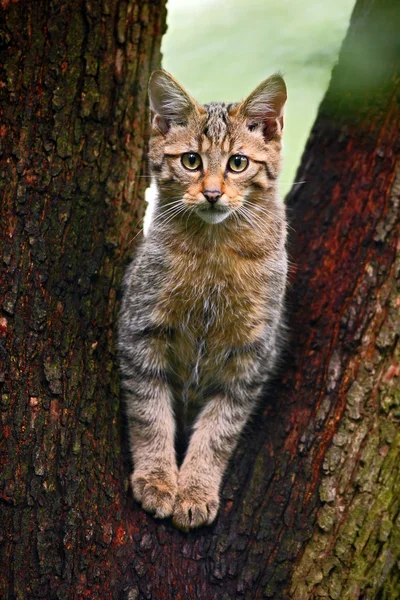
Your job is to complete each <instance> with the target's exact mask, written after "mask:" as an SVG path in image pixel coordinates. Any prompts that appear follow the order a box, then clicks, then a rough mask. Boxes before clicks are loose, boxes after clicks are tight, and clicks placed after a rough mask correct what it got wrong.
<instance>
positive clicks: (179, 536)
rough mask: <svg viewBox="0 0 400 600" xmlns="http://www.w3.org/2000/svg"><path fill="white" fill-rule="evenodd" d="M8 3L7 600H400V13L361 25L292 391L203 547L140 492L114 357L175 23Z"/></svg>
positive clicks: (355, 23)
mask: <svg viewBox="0 0 400 600" xmlns="http://www.w3.org/2000/svg"><path fill="white" fill-rule="evenodd" d="M111 4H112V5H113V6H111ZM1 5H2V6H3V10H4V12H5V15H6V17H7V21H6V22H7V29H6V30H5V38H3V43H4V39H5V43H7V44H9V46H10V45H11V44H13V45H14V52H12V53H7V52H6V55H7V61H6V62H4V61H2V65H3V74H2V79H1V81H2V82H3V83H2V90H1V91H2V93H3V94H4V95H5V100H3V103H2V109H3V111H4V113H3V125H2V126H1V129H0V132H1V136H2V137H1V138H0V140H1V142H2V146H1V151H2V155H1V156H0V159H1V160H2V164H3V173H4V174H5V181H4V183H3V188H4V189H3V193H4V197H5V201H4V206H5V208H4V209H3V211H2V217H1V218H2V231H4V232H5V234H4V235H5V241H4V242H3V259H2V260H3V264H2V268H3V269H4V283H2V289H4V291H5V292H6V294H5V299H4V301H3V309H2V310H3V312H2V314H1V322H0V323H1V333H2V335H3V336H4V343H3V345H2V352H3V353H4V367H3V369H4V370H3V373H2V375H1V379H2V382H3V383H2V397H1V398H2V404H1V408H2V413H1V416H2V421H3V442H2V444H3V445H2V448H3V452H4V455H3V456H2V463H3V464H2V479H1V485H2V488H1V492H2V512H3V518H2V522H1V528H2V529H1V536H2V544H3V547H2V555H1V562H0V572H1V573H2V576H1V584H0V585H1V587H0V595H1V597H5V598H25V597H32V598H36V597H46V598H53V597H54V598H73V599H74V598H83V597H89V598H105V599H106V598H107V599H108V598H127V599H129V600H136V599H141V598H154V599H156V598H165V599H179V600H186V599H201V600H211V599H221V600H231V599H232V598H245V599H249V600H250V599H257V598H274V599H276V600H280V599H287V598H290V599H292V600H308V599H314V598H330V599H332V600H338V599H340V600H342V599H343V600H347V599H350V598H351V599H359V600H361V599H362V598H363V599H364V600H366V599H368V600H372V599H380V600H395V599H397V598H398V597H399V596H400V587H399V586H400V572H399V562H398V561H399V559H400V539H399V537H400V533H399V531H400V528H399V525H400V523H399V518H400V517H399V498H400V494H399V492H400V490H399V488H400V478H399V465H400V460H399V458H400V457H399V447H400V439H399V437H400V436H399V429H398V420H399V417H400V398H399V390H398V384H397V385H396V382H398V374H399V362H400V356H399V352H400V350H399V339H398V329H399V307H400V288H399V277H400V274H399V271H400V264H399V257H398V251H399V249H400V246H399V226H400V223H399V220H400V218H399V197H400V133H399V131H400V130H399V125H400V109H399V100H400V87H399V82H400V47H399V36H398V31H399V30H400V10H399V8H398V6H397V0H359V1H358V3H357V6H356V9H355V12H354V14H353V17H352V21H351V25H350V29H349V33H348V36H347V38H346V40H345V43H344V45H343V48H342V51H341V55H340V60H339V64H338V66H337V67H336V68H335V70H334V73H333V76H332V81H331V84H330V87H329V90H328V93H327V95H326V98H325V100H324V102H323V103H322V105H321V108H320V111H319V115H318V117H317V121H316V124H315V126H314V128H313V131H312V133H311V136H310V140H309V143H308V146H307V148H306V151H305V154H304V157H303V161H302V165H301V167H300V169H299V172H298V176H297V178H298V179H300V180H306V182H307V183H306V184H305V185H303V186H301V187H299V188H296V191H295V192H293V193H292V194H291V195H290V197H289V199H288V206H289V210H290V214H291V222H292V225H293V228H294V230H295V236H294V239H293V241H292V245H291V251H292V260H293V270H292V280H291V289H290V293H289V301H288V302H289V313H290V324H291V331H292V334H291V338H292V339H291V343H290V347H289V350H288V354H287V356H286V357H285V362H284V365H283V368H282V373H281V375H280V377H279V378H278V379H277V381H275V382H274V383H273V385H271V386H270V389H269V392H268V397H267V398H266V402H265V407H264V410H263V412H262V413H260V414H259V415H258V418H257V419H256V420H255V421H256V422H255V423H254V424H253V426H252V427H251V429H249V431H248V432H247V434H246V435H245V436H244V438H243V441H242V443H241V444H240V446H239V448H238V450H237V452H236V455H235V457H234V461H233V462H232V466H231V469H230V472H229V474H228V477H227V480H226V483H225V485H224V488H223V502H222V510H221V514H220V516H219V518H218V520H217V522H216V523H215V525H213V526H212V527H211V528H204V529H202V530H200V531H193V532H191V533H189V534H183V533H181V532H179V531H176V530H174V529H173V528H172V526H171V524H170V523H169V522H161V523H160V522H155V521H154V520H153V519H152V518H151V517H150V516H148V515H146V514H144V513H143V512H142V511H141V510H140V508H139V507H138V506H136V505H135V504H134V503H133V501H132V499H131V496H130V494H129V492H128V491H127V484H126V475H127V467H125V469H123V468H122V466H121V465H122V464H123V463H122V460H121V450H120V447H121V439H123V437H124V436H123V431H122V432H121V429H120V426H119V422H120V418H119V417H118V403H117V397H118V390H117V387H118V385H117V383H118V378H117V371H116V368H115V361H114V355H113V350H112V348H113V346H112V331H113V324H114V322H115V307H116V297H115V289H116V286H117V283H118V281H119V278H120V270H121V268H120V266H121V256H122V254H125V255H126V254H127V251H128V249H127V248H126V245H127V242H128V240H129V236H130V235H131V233H130V231H132V222H133V219H132V214H135V211H138V210H139V208H137V207H139V204H136V200H135V199H136V197H137V191H138V188H135V183H136V179H135V178H134V175H135V174H137V173H138V171H139V170H141V166H140V165H141V162H140V161H141V156H142V149H143V145H142V143H141V142H142V134H143V131H144V113H145V110H144V104H145V101H144V98H145V85H144V80H145V78H146V76H147V74H148V71H149V69H150V62H151V60H153V61H154V60H157V58H158V53H157V43H158V36H159V30H160V27H161V29H162V27H163V25H162V23H163V16H164V13H163V11H162V7H160V6H159V5H158V4H151V5H150V4H146V5H144V7H143V8H142V9H141V10H144V11H148V12H146V16H143V15H141V16H140V14H139V13H137V12H135V11H136V10H137V8H136V5H135V4H133V3H127V4H122V3H120V4H119V13H118V15H115V10H114V3H110V4H107V5H106V3H105V2H104V4H103V6H102V13H101V14H100V13H97V12H96V10H95V8H94V6H93V5H92V4H89V3H87V4H85V7H84V8H78V9H77V10H76V11H74V10H73V8H75V5H74V4H73V3H72V2H71V3H70V4H68V6H66V8H62V9H58V8H54V7H52V6H53V5H49V6H50V7H52V8H49V6H46V9H43V10H42V9H40V10H39V8H38V7H37V6H36V5H35V6H34V7H33V3H32V6H31V7H30V8H29V9H27V8H24V9H23V10H22V8H21V6H20V5H19V4H18V3H11V2H8V1H6V0H3V2H2V3H1ZM54 6H57V5H54ZM93 11H94V12H93ZM124 11H126V13H125V12H124ZM50 13H51V14H50ZM125 14H127V15H128V17H129V18H126V16H125ZM50 17H51V18H50ZM103 19H104V21H103ZM113 22H116V24H117V25H116V27H115V28H113V26H112V23H113ZM43 23H46V28H45V29H43V28H42V26H41V24H43ZM156 25H157V28H158V30H157V31H158V32H157V33H156V36H155V42H154V46H153V45H152V42H150V41H149V38H148V35H149V34H150V32H151V31H154V27H155V26H156ZM36 32H38V33H36ZM69 32H71V33H69ZM128 32H129V33H128ZM146 36H147V37H146ZM17 47H18V49H19V50H18V52H17V51H16V48H17ZM129 54H130V55H131V56H132V58H131V61H132V63H133V67H132V65H131V64H128V62H127V58H128V56H129ZM149 57H152V58H149ZM137 61H140V64H141V65H142V66H143V68H142V69H141V70H139V69H136V65H137V64H138V62H137ZM100 64H102V65H104V67H103V69H104V70H103V69H99V65H100ZM122 70H124V74H123V76H122V75H121V73H122ZM129 77H130V82H132V84H133V86H134V87H133V104H132V102H131V99H130V94H131V92H132V84H130V83H129V82H127V81H126V78H128V79H129ZM138 77H139V83H137V81H138ZM113 78H116V83H115V85H114V83H113ZM135 84H136V85H135ZM139 188H140V186H139Z"/></svg>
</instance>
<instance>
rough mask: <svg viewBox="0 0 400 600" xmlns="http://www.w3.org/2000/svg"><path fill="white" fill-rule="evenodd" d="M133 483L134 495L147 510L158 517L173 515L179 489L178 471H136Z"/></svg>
mask: <svg viewBox="0 0 400 600" xmlns="http://www.w3.org/2000/svg"><path fill="white" fill-rule="evenodd" d="M131 484H132V491H133V497H134V498H135V500H137V501H138V502H140V503H141V505H142V507H143V508H144V510H145V511H147V512H149V513H151V514H152V515H153V516H154V517H156V518H157V519H165V518H166V517H170V516H171V515H172V513H173V509H174V504H175V499H176V493H177V489H178V485H177V475H176V473H174V472H167V471H161V470H158V471H157V472H154V473H151V472H150V473H144V472H141V471H135V472H134V473H133V475H132V476H131Z"/></svg>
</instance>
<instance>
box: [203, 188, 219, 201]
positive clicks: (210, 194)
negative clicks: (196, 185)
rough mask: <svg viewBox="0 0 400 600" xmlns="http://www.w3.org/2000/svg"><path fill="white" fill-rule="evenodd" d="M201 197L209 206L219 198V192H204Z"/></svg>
mask: <svg viewBox="0 0 400 600" xmlns="http://www.w3.org/2000/svg"><path fill="white" fill-rule="evenodd" d="M203 195H204V196H205V197H206V199H207V200H208V202H209V203H210V204H215V203H216V202H217V200H218V199H219V198H221V190H204V192H203Z"/></svg>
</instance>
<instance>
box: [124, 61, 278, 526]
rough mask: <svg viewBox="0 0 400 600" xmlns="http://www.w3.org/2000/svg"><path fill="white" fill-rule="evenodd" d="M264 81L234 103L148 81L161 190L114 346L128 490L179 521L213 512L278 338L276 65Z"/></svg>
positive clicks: (129, 278) (195, 520)
mask: <svg viewBox="0 0 400 600" xmlns="http://www.w3.org/2000/svg"><path fill="white" fill-rule="evenodd" d="M268 81H269V84H268ZM262 86H264V87H261V86H260V87H259V88H257V90H256V91H255V92H253V95H251V96H250V97H249V98H248V99H247V100H246V101H245V102H244V103H242V104H239V105H232V106H228V107H227V106H225V105H224V104H223V103H213V104H210V105H206V106H205V107H201V106H200V105H198V104H197V103H195V101H193V100H192V99H191V98H190V96H188V95H187V94H186V92H184V90H183V89H182V88H180V86H179V84H177V83H176V82H175V80H173V79H172V78H171V77H170V76H169V75H168V74H166V73H165V72H157V73H156V74H155V75H153V78H152V83H151V85H150V100H151V106H152V110H153V112H154V114H155V117H154V121H153V132H152V133H153V135H152V138H151V142H150V152H149V158H150V166H151V169H152V173H153V174H154V176H155V179H156V182H157V187H158V197H157V201H156V207H155V211H154V215H153V222H152V224H151V226H150V229H149V232H148V234H147V236H146V238H145V239H144V240H143V242H142V244H141V246H140V248H139V249H138V253H137V256H136V258H135V260H134V261H133V262H132V264H131V266H130V268H129V269H128V272H127V275H126V278H125V290H124V299H123V303H122V310H121V316H120V327H119V348H120V354H121V368H122V374H123V386H124V388H125V394H126V405H127V414H128V419H129V422H130V435H131V449H132V457H133V462H134V467H135V471H134V474H133V476H132V487H133V493H134V496H135V498H136V499H137V500H138V501H140V502H141V503H142V505H143V507H144V508H145V509H146V510H149V511H150V512H153V513H154V514H155V515H156V516H158V517H166V516H169V515H171V514H172V515H173V518H174V522H175V524H176V525H177V526H178V527H180V528H182V529H188V528H190V527H195V526H198V525H201V524H203V523H211V522H212V521H213V520H214V518H215V515H216V513H217V509H218V504H219V499H218V496H219V488H220V484H221V479H222V475H223V473H224V470H225V468H226V465H227V462H228V460H229V457H230V455H231V454H232V451H233V449H234V447H235V445H236V443H237V441H238V438H239V436H240V433H241V431H242V430H243V427H244V425H245V423H246V421H247V420H248V418H249V416H250V414H251V412H252V410H253V409H254V407H255V405H256V402H257V399H258V398H259V397H260V394H261V391H262V387H263V384H264V383H265V382H266V380H267V379H268V377H269V375H270V374H271V372H272V370H273V367H274V365H275V362H276V357H277V353H278V348H279V332H280V328H281V326H282V307H283V296H284V291H285V283H286V271H287V259H286V250H285V240H286V220H285V211H284V206H283V204H282V203H281V202H280V201H279V200H278V199H277V196H276V177H277V174H278V171H279V163H280V137H281V127H282V119H281V110H282V106H283V103H284V101H285V99H286V92H285V88H284V84H283V81H282V80H281V78H279V77H278V76H275V77H274V78H270V80H267V82H264V83H263V84H262ZM267 99H268V100H269V103H268V102H267ZM246 103H247V104H246ZM261 106H263V107H264V112H262V111H261V108H260V107H261ZM232 161H233V162H232ZM244 164H245V167H244V168H242V167H243V165H244ZM185 165H186V166H185ZM230 165H231V166H230ZM239 169H240V170H239ZM174 415H175V416H174ZM193 416H194V426H193V434H192V436H191V439H190V442H189V447H188V450H187V453H186V456H185V458H184V461H183V464H182V465H181V467H180V469H179V470H178V467H177V463H176V456H175V449H174V439H175V434H176V429H177V428H176V422H178V423H179V424H181V426H183V428H187V427H189V426H190V425H191V424H192V420H193Z"/></svg>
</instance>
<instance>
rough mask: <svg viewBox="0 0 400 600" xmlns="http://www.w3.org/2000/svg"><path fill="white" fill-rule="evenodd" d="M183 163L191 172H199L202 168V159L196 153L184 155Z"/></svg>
mask: <svg viewBox="0 0 400 600" xmlns="http://www.w3.org/2000/svg"><path fill="white" fill-rule="evenodd" d="M181 161H182V164H183V166H184V167H185V169H189V171H197V169H199V168H200V167H201V158H200V155H199V154H197V153H196V152H186V154H182V158H181Z"/></svg>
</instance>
